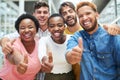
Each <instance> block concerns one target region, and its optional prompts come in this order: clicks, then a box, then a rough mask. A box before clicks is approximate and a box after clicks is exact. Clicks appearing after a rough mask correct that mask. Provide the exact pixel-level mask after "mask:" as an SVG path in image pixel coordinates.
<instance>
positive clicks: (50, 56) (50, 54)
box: [48, 52, 53, 63]
mask: <svg viewBox="0 0 120 80" xmlns="http://www.w3.org/2000/svg"><path fill="white" fill-rule="evenodd" d="M48 62H49V63H52V62H53V57H52V52H48Z"/></svg>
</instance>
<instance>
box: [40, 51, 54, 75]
mask: <svg viewBox="0 0 120 80" xmlns="http://www.w3.org/2000/svg"><path fill="white" fill-rule="evenodd" d="M41 67H42V68H41V71H42V72H46V73H50V72H51V70H52V68H53V57H52V52H48V56H44V57H43V58H42V65H41Z"/></svg>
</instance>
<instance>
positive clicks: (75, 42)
mask: <svg viewBox="0 0 120 80" xmlns="http://www.w3.org/2000/svg"><path fill="white" fill-rule="evenodd" d="M78 34H79V33H76V34H74V35H73V36H71V37H70V38H69V40H68V42H67V52H69V51H71V50H72V48H73V47H75V46H77V45H78V38H79V37H80V35H78Z"/></svg>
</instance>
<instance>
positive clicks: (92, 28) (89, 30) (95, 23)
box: [80, 18, 97, 32]
mask: <svg viewBox="0 0 120 80" xmlns="http://www.w3.org/2000/svg"><path fill="white" fill-rule="evenodd" d="M80 25H81V26H82V28H83V29H84V30H85V31H86V32H91V31H93V30H94V29H95V28H96V26H97V19H96V18H95V22H94V24H93V25H92V27H91V28H89V29H86V28H84V25H82V24H81V23H80Z"/></svg>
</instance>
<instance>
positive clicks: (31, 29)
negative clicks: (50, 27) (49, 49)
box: [0, 14, 41, 80]
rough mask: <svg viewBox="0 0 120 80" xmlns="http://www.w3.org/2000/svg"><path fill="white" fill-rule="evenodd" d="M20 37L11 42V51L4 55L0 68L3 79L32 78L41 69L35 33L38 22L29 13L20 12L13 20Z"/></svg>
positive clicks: (26, 79) (32, 79)
mask: <svg viewBox="0 0 120 80" xmlns="http://www.w3.org/2000/svg"><path fill="white" fill-rule="evenodd" d="M15 28H16V30H17V31H18V33H19V34H20V37H19V38H17V39H16V40H15V42H14V43H13V51H12V53H9V54H6V55H5V63H4V66H3V68H2V69H1V70H0V78H1V79H3V80H34V77H35V75H36V73H38V71H39V70H40V69H41V64H40V61H39V59H38V39H37V38H35V35H36V33H37V31H38V28H39V22H38V21H37V19H36V18H35V17H34V16H32V15H30V14H22V15H21V16H20V17H19V18H18V19H17V21H16V22H15Z"/></svg>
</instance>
